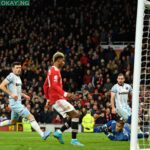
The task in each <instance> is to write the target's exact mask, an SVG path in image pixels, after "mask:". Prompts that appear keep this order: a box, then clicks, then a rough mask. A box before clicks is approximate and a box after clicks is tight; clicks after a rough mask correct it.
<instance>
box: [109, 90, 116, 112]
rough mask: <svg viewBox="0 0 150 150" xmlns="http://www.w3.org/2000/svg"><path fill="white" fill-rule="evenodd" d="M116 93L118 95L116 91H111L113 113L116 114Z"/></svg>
mask: <svg viewBox="0 0 150 150" xmlns="http://www.w3.org/2000/svg"><path fill="white" fill-rule="evenodd" d="M115 95H116V94H115V93H114V92H111V98H110V102H111V108H112V114H116V108H115Z"/></svg>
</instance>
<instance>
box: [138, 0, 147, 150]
mask: <svg viewBox="0 0 150 150" xmlns="http://www.w3.org/2000/svg"><path fill="white" fill-rule="evenodd" d="M143 19H144V20H143V38H142V55H141V76H140V78H141V81H140V99H139V102H140V105H139V106H140V111H141V112H140V118H141V124H140V125H141V129H142V131H143V132H150V2H149V1H145V4H144V18H143ZM139 147H140V149H150V138H148V139H147V140H145V139H144V138H143V139H142V140H140V141H139Z"/></svg>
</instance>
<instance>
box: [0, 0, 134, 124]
mask: <svg viewBox="0 0 150 150" xmlns="http://www.w3.org/2000/svg"><path fill="white" fill-rule="evenodd" d="M55 2H56V4H55ZM135 14H136V1H135V0H134V1H129V0H124V1H122V0H111V1H109V0H101V1H100V2H99V0H90V1H84V0H76V1H73V0H61V1H52V0H38V1H36V0H32V1H31V6H30V7H24V8H23V7H16V8H13V9H12V8H2V9H1V10H0V20H1V23H2V26H1V27H0V29H1V31H2V32H1V35H0V81H2V80H3V79H4V78H5V77H6V75H8V73H9V72H10V69H11V63H12V62H13V61H16V60H17V61H21V62H22V66H23V70H22V76H21V78H22V81H23V90H24V92H25V93H27V94H28V95H30V96H31V100H30V101H25V100H23V103H24V104H25V105H26V106H27V107H28V109H30V110H31V112H32V113H33V114H34V116H35V118H36V120H37V121H38V122H41V123H61V122H62V120H61V118H60V117H59V116H58V115H57V114H56V112H54V111H53V110H52V108H51V107H50V108H45V103H46V99H45V98H44V97H43V89H42V86H43V82H44V80H45V77H46V73H47V70H48V68H49V66H50V65H51V58H52V55H53V54H54V53H55V52H56V51H61V52H63V53H64V54H65V55H66V65H65V67H64V68H63V70H62V76H63V85H64V90H66V91H71V92H74V93H75V95H76V99H75V100H74V101H71V103H72V104H73V105H74V106H75V108H76V109H77V110H78V111H80V113H81V119H82V117H83V116H84V115H85V114H86V112H87V110H91V112H92V115H93V116H94V118H95V123H96V124H98V123H106V122H107V121H108V120H111V119H112V118H114V117H115V116H113V115H112V114H111V107H110V89H111V87H112V85H113V84H114V83H116V76H117V74H118V73H119V72H122V73H124V74H125V77H126V82H127V83H132V74H133V59H134V49H133V47H132V46H131V45H128V46H127V47H125V48H124V50H123V51H121V53H119V54H117V53H116V51H115V50H114V49H113V48H111V47H108V48H107V49H103V48H102V47H101V43H102V42H105V43H108V44H109V43H112V42H114V41H134V34H135ZM0 116H1V117H0V121H1V120H4V119H6V118H10V109H9V107H8V98H7V96H6V95H4V93H0ZM80 121H81V120H80Z"/></svg>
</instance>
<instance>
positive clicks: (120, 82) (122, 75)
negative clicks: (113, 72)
mask: <svg viewBox="0 0 150 150" xmlns="http://www.w3.org/2000/svg"><path fill="white" fill-rule="evenodd" d="M124 81H125V76H124V74H123V73H119V74H118V77H117V82H118V84H119V85H123V84H124Z"/></svg>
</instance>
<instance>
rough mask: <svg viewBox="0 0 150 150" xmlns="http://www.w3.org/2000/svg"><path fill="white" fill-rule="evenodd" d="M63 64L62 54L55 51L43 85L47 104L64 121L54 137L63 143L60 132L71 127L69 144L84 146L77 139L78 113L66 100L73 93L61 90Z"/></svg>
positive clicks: (72, 96)
mask: <svg viewBox="0 0 150 150" xmlns="http://www.w3.org/2000/svg"><path fill="white" fill-rule="evenodd" d="M64 65H65V57H64V54H63V53H61V52H56V53H55V54H54V55H53V66H52V67H51V68H50V69H49V70H48V73H47V77H46V80H45V82H44V86H43V89H44V94H45V97H46V99H47V100H48V102H49V105H52V107H53V108H54V109H55V110H56V111H57V112H58V113H59V114H60V115H61V116H62V117H63V118H64V122H65V123H64V125H63V126H62V127H61V129H60V130H57V131H55V132H54V137H55V138H57V139H58V141H59V142H60V143H61V144H64V141H63V138H62V133H63V132H64V131H65V130H66V129H68V128H70V127H71V128H72V140H71V144H73V145H78V146H84V145H83V144H81V143H80V142H79V141H78V140H77V132H78V123H79V113H78V112H77V111H76V110H75V108H74V106H73V105H71V104H70V103H69V102H68V101H67V100H71V99H73V98H74V95H73V94H72V93H68V92H65V91H64V90H63V85H62V77H61V73H60V70H61V69H62V67H63V66H64ZM68 116H69V118H68Z"/></svg>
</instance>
